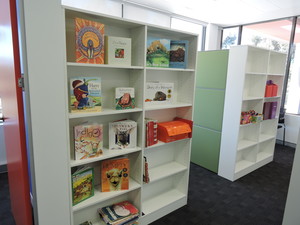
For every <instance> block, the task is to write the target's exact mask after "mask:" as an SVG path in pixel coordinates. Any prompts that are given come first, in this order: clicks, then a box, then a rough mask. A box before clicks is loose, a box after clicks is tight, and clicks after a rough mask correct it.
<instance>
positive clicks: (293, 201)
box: [283, 129, 300, 225]
mask: <svg viewBox="0 0 300 225" xmlns="http://www.w3.org/2000/svg"><path fill="white" fill-rule="evenodd" d="M297 133H299V129H298V132H297ZM299 151H300V135H299V136H298V144H297V148H296V153H295V158H294V165H293V169H292V175H291V180H290V186H289V191H288V196H287V201H286V206H285V211H284V216H283V225H295V224H299V221H300V214H299V208H300V194H299V190H300V152H299Z"/></svg>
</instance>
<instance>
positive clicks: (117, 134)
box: [74, 119, 137, 160]
mask: <svg viewBox="0 0 300 225" xmlns="http://www.w3.org/2000/svg"><path fill="white" fill-rule="evenodd" d="M108 136H109V149H110V150H116V149H127V148H135V147H136V145H137V123H136V122H135V121H133V120H127V119H125V120H120V121H115V122H110V123H109V131H108ZM74 150H75V154H74V155H75V160H82V159H88V158H94V157H98V156H101V155H102V154H103V125H102V124H98V123H88V122H86V123H83V124H80V125H77V126H74Z"/></svg>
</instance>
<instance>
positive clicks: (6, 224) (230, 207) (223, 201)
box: [0, 145, 295, 225]
mask: <svg viewBox="0 0 300 225" xmlns="http://www.w3.org/2000/svg"><path fill="white" fill-rule="evenodd" d="M294 153H295V149H294V148H290V147H283V146H281V145H276V149H275V157H274V161H273V162H271V163H269V164H268V165H266V166H264V167H262V168H260V169H258V170H256V171H254V172H252V173H250V174H248V175H247V176H245V177H243V178H240V179H239V180H237V181H235V182H231V181H228V180H226V179H224V178H222V177H219V176H217V175H216V174H215V173H213V172H210V171H208V170H206V169H204V168H202V167H200V166H197V165H195V164H193V163H191V170H190V177H191V178H193V179H190V182H189V198H188V205H186V206H184V207H182V208H180V209H178V210H176V211H174V212H172V213H170V214H169V215H167V216H165V217H163V218H161V219H159V220H157V221H155V222H154V223H152V224H151V225H175V224H176V225H185V224H189V225H193V224H195V225H281V223H282V218H283V213H284V207H285V202H286V197H287V191H288V185H289V179H290V175H291V169H292V163H293V158H294ZM0 224H1V225H15V222H14V220H13V217H12V214H11V211H10V200H9V190H8V182H7V173H0Z"/></svg>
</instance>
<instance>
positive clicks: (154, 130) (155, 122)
mask: <svg viewBox="0 0 300 225" xmlns="http://www.w3.org/2000/svg"><path fill="white" fill-rule="evenodd" d="M157 143H158V139H157V120H153V144H157Z"/></svg>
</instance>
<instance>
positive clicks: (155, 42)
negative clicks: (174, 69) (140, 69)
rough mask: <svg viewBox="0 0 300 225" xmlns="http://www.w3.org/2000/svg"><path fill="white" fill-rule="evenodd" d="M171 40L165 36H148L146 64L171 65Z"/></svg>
mask: <svg viewBox="0 0 300 225" xmlns="http://www.w3.org/2000/svg"><path fill="white" fill-rule="evenodd" d="M169 59H170V40H169V39H163V38H161V39H160V38H153V37H148V38H147V56H146V66H148V67H169Z"/></svg>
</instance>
